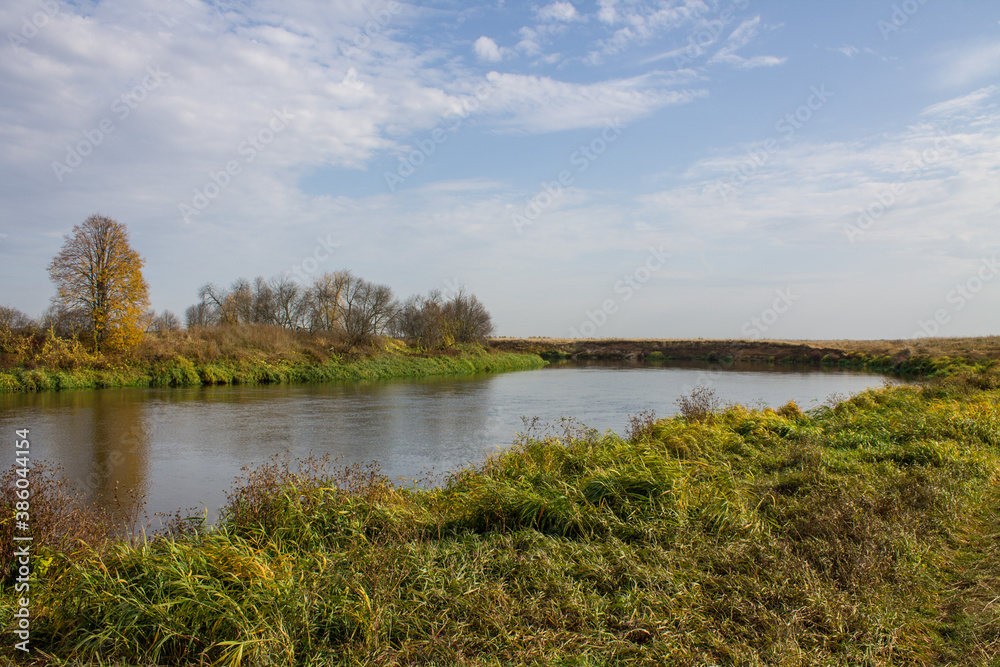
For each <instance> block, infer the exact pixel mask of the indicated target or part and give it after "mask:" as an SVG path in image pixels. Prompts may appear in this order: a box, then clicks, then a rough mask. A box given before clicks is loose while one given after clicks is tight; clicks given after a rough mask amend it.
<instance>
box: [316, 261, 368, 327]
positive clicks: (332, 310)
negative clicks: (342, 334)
mask: <svg viewBox="0 0 1000 667" xmlns="http://www.w3.org/2000/svg"><path fill="white" fill-rule="evenodd" d="M357 280H360V278H355V277H354V276H353V275H352V274H351V272H350V271H337V272H336V273H324V274H323V275H321V276H317V277H316V279H315V280H313V284H312V287H311V288H310V290H309V307H308V310H309V329H310V330H311V331H339V330H343V329H345V328H346V325H345V311H344V298H345V294H346V292H347V290H348V289H349V288H350V286H351V285H352V284H353V283H354V282H355V281H357Z"/></svg>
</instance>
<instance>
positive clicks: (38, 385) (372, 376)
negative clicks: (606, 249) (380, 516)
mask: <svg viewBox="0 0 1000 667" xmlns="http://www.w3.org/2000/svg"><path fill="white" fill-rule="evenodd" d="M544 364H545V362H544V361H543V360H542V359H541V358H540V357H538V356H537V355H534V354H522V353H514V352H494V351H490V350H486V349H483V348H481V347H478V346H466V347H464V348H462V349H461V350H457V351H455V352H454V353H453V354H439V355H423V354H417V353H414V352H413V351H412V350H408V349H406V348H395V349H392V350H389V351H383V352H375V353H372V354H371V355H370V356H364V357H360V358H353V359H349V358H343V357H338V356H335V355H334V356H330V357H329V358H327V359H325V360H322V361H320V360H313V361H303V360H291V359H281V358H268V357H267V356H265V355H263V354H258V355H253V354H250V355H247V356H244V357H242V358H239V359H232V358H218V359H212V360H206V361H202V360H192V359H188V358H186V357H183V356H176V357H172V358H169V359H166V360H157V361H151V362H148V363H146V362H133V363H131V364H128V363H119V364H117V365H115V366H111V367H110V368H100V369H95V368H86V367H84V368H70V369H57V368H34V369H31V370H28V369H26V368H15V369H10V370H7V371H0V392H7V393H12V392H33V391H49V390H60V389H100V388H105V387H182V386H197V385H202V384H204V385H213V384H266V383H271V384H273V383H290V382H329V381H335V380H339V381H351V380H380V379H388V378H398V377H418V376H426V375H445V374H464V373H486V372H500V371H516V370H527V369H531V368H539V367H541V366H543V365H544Z"/></svg>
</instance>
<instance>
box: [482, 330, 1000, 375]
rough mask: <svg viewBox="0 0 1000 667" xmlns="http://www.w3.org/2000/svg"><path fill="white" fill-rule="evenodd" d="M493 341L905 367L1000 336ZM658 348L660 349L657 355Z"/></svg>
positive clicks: (971, 357)
mask: <svg viewBox="0 0 1000 667" xmlns="http://www.w3.org/2000/svg"><path fill="white" fill-rule="evenodd" d="M490 346H491V347H493V348H495V349H500V350H505V351H517V352H534V353H536V354H540V355H542V356H545V357H568V358H578V359H600V358H604V359H643V358H647V357H650V356H653V357H659V355H662V356H663V357H664V358H667V359H673V360H679V361H693V360H710V361H720V360H732V361H751V362H775V363H811V364H820V363H831V364H841V365H845V364H846V365H858V366H872V367H878V368H893V367H900V366H901V365H903V366H904V367H905V362H907V361H910V362H911V363H912V360H916V359H941V358H950V359H965V360H966V361H969V362H972V363H976V362H981V361H987V360H993V359H1000V336H984V337H979V338H920V339H904V340H712V339H700V338H699V339H694V340H684V339H670V338H664V339H656V338H633V339H622V338H607V339H572V338H534V337H531V338H494V339H492V340H491V341H490ZM657 353H658V354H657Z"/></svg>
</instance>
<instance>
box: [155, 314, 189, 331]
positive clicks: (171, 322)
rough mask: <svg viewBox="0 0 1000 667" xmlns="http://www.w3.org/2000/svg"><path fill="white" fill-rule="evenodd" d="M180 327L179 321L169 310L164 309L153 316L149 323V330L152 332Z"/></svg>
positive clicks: (175, 329)
mask: <svg viewBox="0 0 1000 667" xmlns="http://www.w3.org/2000/svg"><path fill="white" fill-rule="evenodd" d="M180 328H181V321H180V320H179V319H177V316H176V315H174V314H173V313H172V312H170V311H169V310H164V311H163V312H162V313H160V314H159V315H157V316H155V317H153V318H152V322H150V324H149V330H150V331H152V332H154V333H166V332H168V331H178V330H179V329H180Z"/></svg>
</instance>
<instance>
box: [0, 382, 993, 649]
mask: <svg viewBox="0 0 1000 667" xmlns="http://www.w3.org/2000/svg"><path fill="white" fill-rule="evenodd" d="M952 370H953V371H954V372H952V373H950V374H948V376H947V377H942V378H939V379H937V380H935V381H933V382H930V383H928V384H926V385H907V386H894V387H886V388H883V389H879V390H872V391H868V392H865V393H863V394H860V395H858V396H855V397H853V398H851V399H849V400H846V401H843V402H840V403H838V404H836V405H831V406H824V407H821V408H818V409H816V410H812V411H810V412H809V413H808V414H803V413H802V412H801V411H800V410H799V409H798V408H797V407H796V406H795V405H794V404H789V405H787V406H785V407H784V408H782V409H780V410H777V411H774V410H763V411H759V410H749V409H746V408H743V407H738V406H737V407H730V408H728V409H725V410H722V411H714V412H713V411H711V410H709V409H707V407H708V405H707V404H706V402H704V401H700V400H699V398H698V396H693V397H691V398H689V399H687V400H684V401H682V402H681V407H682V410H683V414H682V415H680V416H677V417H674V418H671V419H663V420H654V419H651V418H647V417H645V416H638V417H636V418H634V419H633V420H632V425H631V427H630V429H629V433H627V434H625V435H623V436H618V435H614V434H605V435H602V434H598V433H595V432H590V431H585V430H580V429H572V428H570V429H567V430H566V431H565V432H564V433H561V434H534V435H531V434H525V435H524V436H523V437H521V438H520V439H519V441H518V442H517V443H516V444H515V446H514V447H513V448H512V449H511V450H509V451H507V452H504V453H502V454H499V455H497V456H495V457H494V458H492V459H490V460H489V461H487V462H486V463H485V464H483V465H482V466H480V467H478V468H474V469H469V470H465V471H460V472H458V473H456V474H455V475H453V477H451V478H450V480H449V481H448V483H447V484H445V485H444V486H443V487H442V488H437V489H433V490H419V489H408V488H398V487H396V486H393V485H392V484H390V483H389V482H388V480H386V479H384V478H383V477H381V476H380V475H379V474H378V472H377V470H372V469H367V470H361V469H357V468H353V469H348V470H343V471H339V472H336V473H334V474H332V475H330V474H327V473H325V472H323V470H322V466H321V465H319V464H318V463H317V462H315V461H314V462H312V463H307V464H305V465H303V466H299V467H296V466H289V465H282V464H274V465H270V466H264V467H262V468H260V469H258V470H256V471H254V472H252V473H251V474H250V477H249V478H248V479H247V480H246V482H245V483H244V484H243V485H242V486H240V487H238V488H237V489H236V490H235V491H234V492H233V494H232V495H231V498H230V502H229V504H228V506H227V508H226V509H225V510H224V512H223V519H222V520H221V522H220V524H219V525H218V526H217V527H215V528H212V529H209V530H193V529H192V527H194V525H195V524H193V523H191V522H180V524H179V525H181V524H185V523H186V524H187V530H183V531H181V530H179V531H177V532H175V533H174V534H173V535H172V536H170V537H163V538H157V539H149V540H138V541H136V542H134V543H131V544H130V543H125V542H121V541H110V542H101V541H99V540H95V539H93V538H89V543H87V544H84V543H83V542H79V541H77V542H74V541H72V540H69V541H67V540H65V539H64V540H63V541H62V542H60V541H59V539H58V538H59V535H57V534H56V533H57V532H58V531H55V530H54V531H53V534H52V535H50V536H44V535H39V536H38V542H36V545H41V544H43V543H46V542H48V543H50V544H59V545H62V546H60V547H58V548H57V549H56V550H54V551H45V550H44V549H42V550H40V551H38V552H37V553H36V554H35V556H34V561H33V563H34V567H35V570H36V576H35V579H34V580H33V582H32V590H31V614H32V620H31V624H32V625H31V633H32V634H31V637H32V647H33V648H34V649H35V650H37V651H38V653H35V654H34V655H35V657H36V658H37V659H38V662H39V663H40V664H44V663H47V662H49V660H48V659H45V658H44V656H43V653H44V655H47V656H52V659H51V662H52V664H67V665H68V664H84V665H96V664H103V665H110V664H120V665H136V664H143V665H147V664H157V665H193V664H206V665H207V664H224V665H371V664H383V665H395V664H401V665H402V664H405V665H411V664H419V665H511V664H534V665H581V666H582V665H611V664H615V665H618V664H635V665H662V664H680V665H702V664H717V665H725V664H740V665H743V664H746V665H765V664H767V665H777V664H781V665H932V664H942V665H943V664H958V665H990V664H993V665H995V664H997V656H998V655H1000V604H998V603H997V600H998V599H1000V511H998V510H1000V368H997V367H996V366H994V367H992V368H985V369H978V370H969V369H962V368H960V367H958V366H955V367H953V368H952ZM702 397H704V396H703V395H702ZM43 488H44V487H43ZM32 502H33V508H34V507H36V504H37V506H38V508H39V509H38V510H36V511H41V512H43V513H44V512H45V511H46V510H45V498H44V494H41V495H40V496H39V497H36V498H33V500H32ZM51 511H52V512H56V511H57V510H55V509H52V510H51ZM7 514H8V515H10V512H8V513H7ZM53 525H60V524H58V522H54V523H53ZM70 525H72V524H70ZM63 537H65V534H63ZM10 584H11V578H10V577H8V579H7V581H6V585H5V588H4V595H3V598H2V602H0V621H2V622H3V623H5V624H6V625H7V627H11V626H12V623H13V618H12V613H13V609H12V604H13V593H12V591H11V589H10ZM8 636H12V635H8ZM12 643H13V642H12V641H10V642H7V644H6V645H4V646H2V647H0V652H2V653H3V654H5V655H7V656H10V657H13V655H14V653H15V651H14V650H13V649H12V648H11V645H12Z"/></svg>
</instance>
